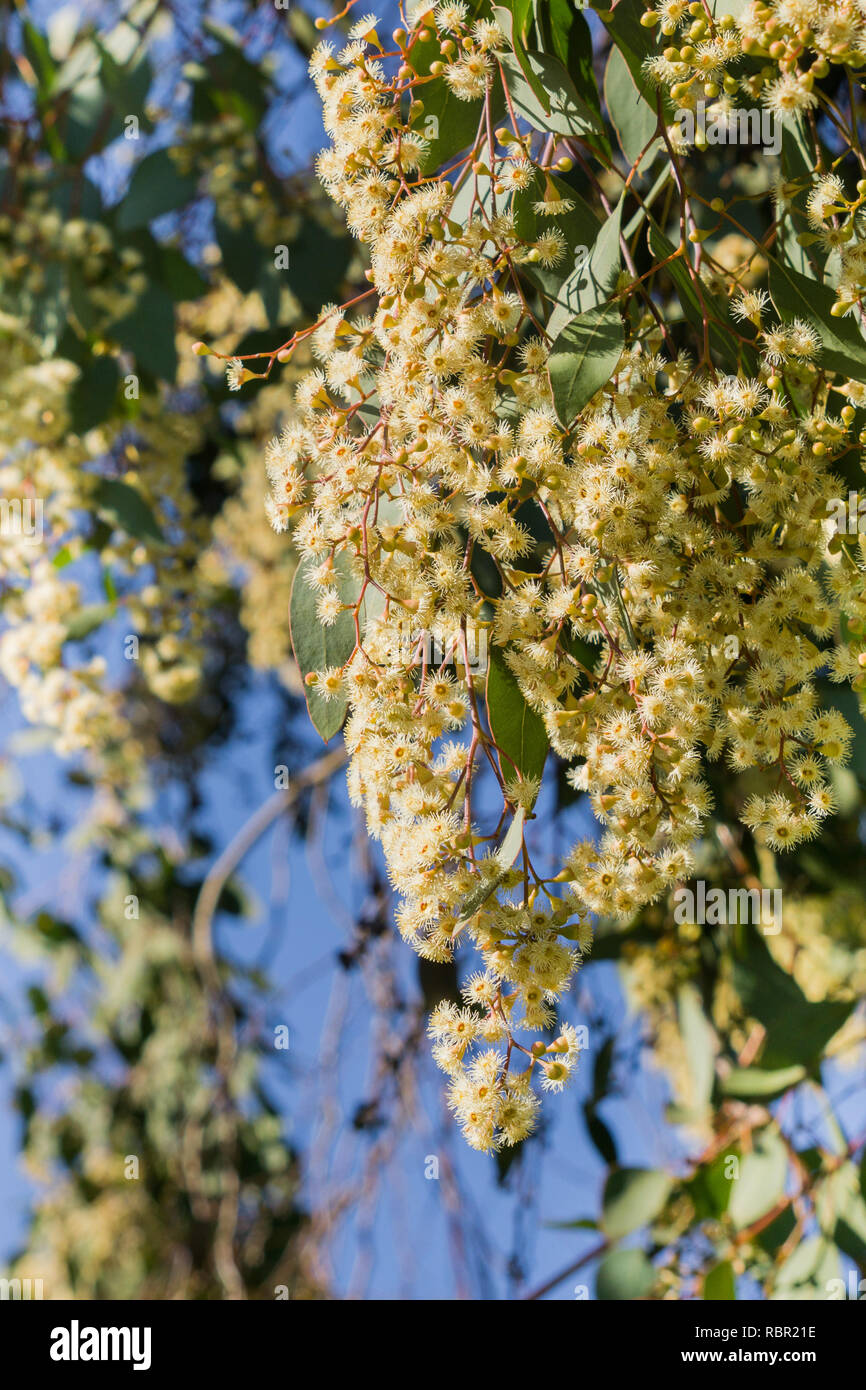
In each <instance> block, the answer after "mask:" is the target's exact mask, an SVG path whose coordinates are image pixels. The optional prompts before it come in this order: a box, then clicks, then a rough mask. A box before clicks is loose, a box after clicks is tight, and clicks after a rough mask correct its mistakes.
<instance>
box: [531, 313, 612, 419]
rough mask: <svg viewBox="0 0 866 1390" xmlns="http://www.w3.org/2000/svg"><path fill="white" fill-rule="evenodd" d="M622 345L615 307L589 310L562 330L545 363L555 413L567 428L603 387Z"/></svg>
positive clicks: (608, 378)
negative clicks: (546, 363) (546, 364)
mask: <svg viewBox="0 0 866 1390" xmlns="http://www.w3.org/2000/svg"><path fill="white" fill-rule="evenodd" d="M624 345H625V332H624V329H623V324H622V315H621V314H620V310H619V305H618V304H615V303H614V304H606V305H600V306H599V307H597V308H594V309H588V310H587V311H586V313H584V314H580V315H579V316H578V317H577V318H574V319H572V320H571V322H570V323H569V324H567V325H566V327H565V328H563V330H562V332H561V333H560V334H559V336H558V338H557V339H556V341H555V342H554V344H553V347H552V348H551V351H550V359H549V361H548V372H549V374H550V385H551V389H552V391H553V403H554V406H555V407H556V413H557V415H558V417H559V420H560V422H561V424H562V425H563V426H565V427H566V428H567V427H568V426H569V425H570V424H571V422H572V420H574V418H575V416H576V415H577V414H579V412H580V411H581V410H582V409H583V407H584V406H585V405H587V404H588V402H589V401H591V400H592V398H593V396H594V395H595V393H596V391H600V390H601V388H602V387H603V386H606V385H607V383H608V382H609V381H610V379H611V377H612V376H613V374H614V372H615V371H616V367H617V363H618V362H619V359H620V356H621V354H622V350H623V347H624Z"/></svg>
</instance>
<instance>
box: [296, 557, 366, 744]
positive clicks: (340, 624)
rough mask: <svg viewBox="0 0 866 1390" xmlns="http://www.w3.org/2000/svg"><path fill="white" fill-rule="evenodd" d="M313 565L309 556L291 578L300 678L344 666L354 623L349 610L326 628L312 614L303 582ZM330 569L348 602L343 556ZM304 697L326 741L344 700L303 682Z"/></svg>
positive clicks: (338, 722)
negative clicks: (327, 698) (335, 575)
mask: <svg viewBox="0 0 866 1390" xmlns="http://www.w3.org/2000/svg"><path fill="white" fill-rule="evenodd" d="M317 567H318V566H317V562H316V561H315V560H313V559H309V558H308V559H306V560H302V561H301V563H300V564H299V565H298V568H297V570H296V571H295V577H294V579H293V580H292V596H291V599H290V603H289V626H290V628H291V634H292V648H293V650H294V653H295V660H296V661H297V663H298V667H299V669H300V672H301V676H302V677H304V678H305V677H306V676H307V675H308V673H309V672H311V671H323V670H325V669H326V668H327V667H329V666H344V665H345V664H346V662H347V661H348V660H349V658H350V657H351V655H352V653H353V651H354V650H355V623H354V619H353V617H352V614H351V613H350V612H348V611H347V612H344V613H341V614H340V615H339V617H338V618H337V621H336V622H335V623H333V624H332V625H331V627H326V626H325V625H324V623H322V621H321V620H320V618H319V616H318V614H317V613H316V594H315V591H314V590H313V589H311V588H310V586H309V584H308V583H307V575H308V574H309V573H310V571H311V570H314V569H316V568H317ZM334 568H335V570H336V571H337V573H338V577H339V579H340V580H341V589H342V590H343V594H344V598H345V601H346V602H348V601H349V599H348V595H347V594H346V593H345V588H346V586H348V584H349V582H350V574H349V567H348V561H347V560H346V559H345V557H344V556H338V557H337V560H336V562H335V565H334ZM304 697H305V699H306V701H307V709H308V710H309V713H310V719H311V720H312V722H313V727H314V728H315V729H316V730H317V732H318V733H319V734H320V736H321V737H322V738H323V739H324V741H325V743H327V742H328V740H329V739H331V738H333V737H334V734H336V733H338V732H339V730H340V729H341V728H342V727H343V721H344V720H345V718H346V712H347V710H348V701H347V700H346V699H344V698H342V697H341V698H337V699H334V700H325V699H324V698H323V697H322V696H321V695H320V694H319V693H318V692H317V691H316V689H315V687H311V686H308V685H306V684H305V685H304Z"/></svg>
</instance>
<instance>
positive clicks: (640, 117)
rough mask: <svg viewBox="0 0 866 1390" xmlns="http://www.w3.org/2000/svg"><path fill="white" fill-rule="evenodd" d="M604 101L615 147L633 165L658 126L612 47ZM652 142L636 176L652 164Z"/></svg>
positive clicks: (618, 54)
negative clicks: (617, 146)
mask: <svg viewBox="0 0 866 1390" xmlns="http://www.w3.org/2000/svg"><path fill="white" fill-rule="evenodd" d="M604 99H605V101H606V102H607V109H608V111H609V112H610V119H611V121H612V122H613V127H614V130H615V131H616V135H617V139H618V140H619V146H620V149H621V150H622V152H623V154H624V155H625V157H626V159H627V160H628V162H629V164H631V165H634V164H635V162H636V161H637V159H638V156H639V155H640V154H641V151H642V150H643V149H644V148H645V147H646V146H647V145H649V144H650V141H652V137H653V135H654V133H655V129H656V126H657V124H658V116H657V114H656V112H655V110H654V109H653V108H652V107H651V106H649V105H648V103H647V101H646V99H645V98H644V96H643V95H642V93H641V92H640V91H639V90H638V88H637V87H636V86H635V83H634V79H633V78H632V75H631V72H630V70H629V66H628V63H627V62H626V60H625V58H624V57H623V55H622V53H621V52H620V50H619V49H618V48H612V49H611V51H610V57H609V58H608V60H607V67H606V68H605V72H604ZM659 144H660V142H659V141H653V143H652V145H651V146H650V148H649V149H648V150H647V152H646V154H645V155H644V156H643V158H642V159H641V162H640V168H639V170H638V172H639V173H643V172H644V171H645V170H646V169H648V168H649V167H650V165H651V164H652V162H653V160H654V158H655V156H656V153H657V151H658V148H659Z"/></svg>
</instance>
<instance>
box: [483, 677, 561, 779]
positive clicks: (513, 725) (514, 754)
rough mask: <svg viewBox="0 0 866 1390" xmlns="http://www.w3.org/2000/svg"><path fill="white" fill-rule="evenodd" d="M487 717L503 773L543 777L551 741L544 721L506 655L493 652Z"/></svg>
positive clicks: (488, 683)
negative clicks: (524, 694)
mask: <svg viewBox="0 0 866 1390" xmlns="http://www.w3.org/2000/svg"><path fill="white" fill-rule="evenodd" d="M487 718H488V720H489V722H490V730H491V733H492V734H493V737H494V739H495V740H496V746H497V748H498V749H499V750H500V763H501V766H502V772H503V776H505V777H513V776H514V772H515V768H516V769H517V771H518V772H519V773H520V775H521V776H522V777H537V778H540V777H541V774H542V772H543V771H544V763H545V759H546V758H547V750H548V747H549V740H548V737H547V730H546V729H545V727H544V720H543V719H542V718H541V716H540V715H538V714H536V713H535V710H533V709H530V707H529V705H528V704H527V703H526V701H525V699H524V698H523V694H522V692H521V689H520V686H519V685H518V684H517V681H516V680H515V678H514V676H513V675H512V674H511V671H510V670H509V668H508V666H507V665H506V663H505V660H504V658H503V657H502V656H501V655H500V654H499V652H497V651H492V652H491V654H490V664H489V666H488V668H487Z"/></svg>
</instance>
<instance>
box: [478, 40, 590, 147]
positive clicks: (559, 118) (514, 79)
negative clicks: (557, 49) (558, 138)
mask: <svg viewBox="0 0 866 1390" xmlns="http://www.w3.org/2000/svg"><path fill="white" fill-rule="evenodd" d="M526 58H527V62H528V63H529V66H530V68H531V69H532V72H533V74H534V75H535V77H536V78H537V79H538V82H539V84H540V86H542V87H543V88H544V90H545V92H546V93H547V95H548V99H549V101H550V113H549V114H548V113H547V112H546V111H545V110H544V107H543V106H542V104H541V102H540V101H539V99H538V97H537V96H536V95H535V92H534V91H533V90H532V87H531V86H530V85H529V83H528V82H527V80H526V78H525V76H524V74H523V71H522V69H521V66H520V63H519V62H518V60H517V58H516V57H515V56H514V54H513V53H504V54H502V56H501V57H500V60H499V61H500V62H501V64H502V68H503V71H504V73H505V79H506V81H507V83H508V92H509V96H510V97H511V104H512V106H513V107H514V110H515V112H516V113H517V115H519V116H524V117H525V118H526V120H527V121H529V123H530V125H531V126H533V128H534V129H535V130H540V131H552V132H554V133H555V134H557V135H587V134H590V133H595V134H597V135H601V134H603V133H604V126H603V125H602V123H601V122H600V121H599V119H598V116H597V115H596V114H595V112H594V111H593V110H592V109H591V108H590V107H589V106H587V104H586V102H585V101H584V100H583V97H582V96H580V95H579V94H578V91H577V88H576V87H575V85H574V83H573V82H572V80H571V78H570V77H569V75H568V73H567V72H566V70H565V68H564V67H563V65H562V63H561V62H560V61H559V59H558V58H553V57H551V56H550V54H547V53H528V54H527V55H526Z"/></svg>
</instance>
